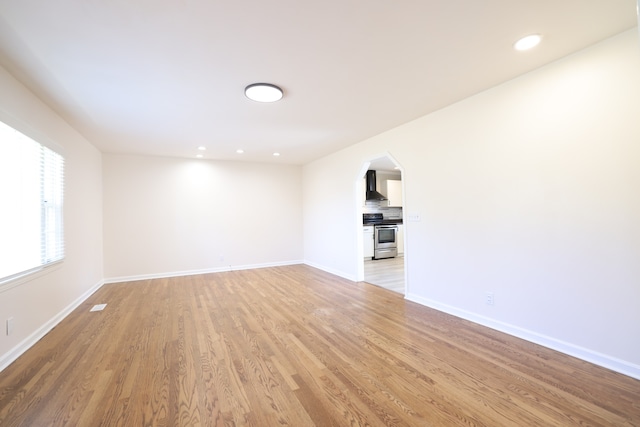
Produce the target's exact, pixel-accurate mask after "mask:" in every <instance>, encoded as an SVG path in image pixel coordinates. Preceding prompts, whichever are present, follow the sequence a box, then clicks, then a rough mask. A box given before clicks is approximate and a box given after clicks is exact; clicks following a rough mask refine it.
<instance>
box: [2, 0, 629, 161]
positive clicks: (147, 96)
mask: <svg viewBox="0 0 640 427" xmlns="http://www.w3.org/2000/svg"><path fill="white" fill-rule="evenodd" d="M636 22H637V21H636V2H635V0H396V1H389V0H324V1H304V0H302V1H301V0H271V1H264V0H236V1H220V0H108V1H106V0H105V1H98V0H58V1H51V0H0V64H2V65H3V66H4V67H5V68H7V69H8V70H9V71H10V72H11V73H13V74H14V75H15V76H16V77H17V78H18V79H19V80H20V81H22V82H23V83H24V84H25V85H27V86H28V87H29V88H30V89H31V90H32V91H33V92H35V93H36V94H37V95H38V96H39V97H40V98H41V99H43V100H44V101H45V102H46V103H48V104H49V105H50V106H51V107H52V108H54V109H55V110H56V111H57V112H58V113H59V114H60V115H61V116H62V117H63V118H64V119H65V120H67V121H68V122H69V123H70V124H71V125H72V126H74V128H76V129H77V130H78V131H79V132H81V133H82V134H83V135H84V136H85V137H86V138H87V139H88V140H89V141H91V142H92V143H93V144H94V145H96V146H97V147H98V148H100V149H101V150H102V151H103V152H109V153H137V154H149V155H159V156H177V157H194V156H195V155H196V154H197V148H196V147H198V146H199V145H204V146H206V147H207V151H206V152H205V157H207V158H215V159H234V160H250V161H261V162H278V163H288V164H304V163H306V162H309V161H311V160H313V159H316V158H319V157H322V156H324V155H327V154H329V153H331V152H333V151H336V150H338V149H340V148H343V147H346V146H349V145H351V144H354V143H357V142H359V141H361V140H363V139H365V138H367V137H370V136H373V135H376V134H378V133H380V132H382V131H385V130H387V129H390V128H392V127H395V126H397V125H400V124H402V123H406V122H407V121H410V120H412V119H414V118H417V117H419V116H422V115H425V114H427V113H429V112H432V111H434V110H437V109H440V108H442V107H444V106H446V105H449V104H452V103H454V102H456V101H458V100H461V99H463V98H465V97H468V96H470V95H472V94H475V93H478V92H480V91H482V90H485V89H487V88H490V87H492V86H495V85H497V84H499V83H501V82H504V81H506V80H509V79H511V78H513V77H515V76H518V75H520V74H523V73H525V72H527V71H530V70H532V69H535V68H537V67H540V66H542V65H544V64H546V63H549V62H551V61H553V60H555V59H558V58H560V57H562V56H565V55H568V54H571V53H572V52H575V51H577V50H580V49H582V48H584V47H586V46H589V45H591V44H593V43H595V42H598V41H600V40H602V39H604V38H607V37H610V36H612V35H615V34H617V33H620V32H622V31H625V30H627V29H629V28H632V27H634V26H635V25H636ZM536 32H537V33H541V34H543V37H544V38H543V42H542V44H541V45H540V46H538V47H536V48H535V49H534V50H532V51H529V52H517V51H515V50H513V48H512V44H513V43H514V42H515V40H516V39H517V38H519V37H521V36H524V35H527V34H530V33H536ZM255 82H270V83H274V84H277V85H279V86H281V87H282V88H283V89H284V92H285V97H284V99H283V100H282V101H280V102H277V103H275V104H260V103H256V102H254V101H250V100H248V99H247V98H245V97H244V94H243V89H244V87H245V86H246V85H248V84H251V83H255ZM238 148H242V149H244V151H245V153H244V154H242V155H239V154H237V153H236V149H238ZM274 151H278V152H280V153H281V156H280V157H277V158H276V157H273V156H272V153H273V152H274Z"/></svg>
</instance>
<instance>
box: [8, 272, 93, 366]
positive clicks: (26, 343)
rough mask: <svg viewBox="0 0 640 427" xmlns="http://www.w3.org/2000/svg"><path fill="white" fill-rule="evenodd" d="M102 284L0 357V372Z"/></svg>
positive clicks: (90, 290) (87, 292)
mask: <svg viewBox="0 0 640 427" xmlns="http://www.w3.org/2000/svg"><path fill="white" fill-rule="evenodd" d="M103 284H104V281H103V280H101V281H100V282H98V283H96V284H95V285H93V286H92V287H91V289H89V290H88V291H86V292H85V293H84V294H82V295H80V297H78V298H77V299H76V300H75V301H73V302H72V303H71V304H69V305H68V306H67V307H65V308H64V309H63V310H62V311H61V312H59V313H58V314H56V315H55V316H53V317H52V318H51V319H49V321H47V322H46V323H45V324H44V325H42V326H41V327H40V328H38V329H37V330H36V331H34V332H33V333H32V334H31V335H29V336H28V337H27V338H25V339H24V340H22V341H21V342H20V343H19V344H18V345H17V346H15V347H14V348H12V349H11V350H9V351H8V352H7V353H5V354H3V355H2V356H0V372H2V371H3V370H4V368H6V367H7V366H9V365H10V364H11V363H13V362H14V361H15V360H16V359H17V358H18V357H20V356H21V355H22V354H23V353H24V352H25V351H27V350H28V349H30V348H31V347H32V346H33V345H34V344H35V343H37V342H38V341H40V339H41V338H42V337H44V336H45V335H46V334H47V333H48V332H49V331H50V330H52V329H53V328H55V327H56V325H57V324H58V323H60V322H61V321H62V320H63V319H64V318H65V317H67V316H68V315H69V314H70V313H71V312H72V311H73V310H75V309H76V308H78V306H79V305H80V304H82V303H83V302H84V301H86V300H87V298H89V297H90V296H91V295H92V294H93V293H94V292H95V291H97V290H98V289H100V288H101V287H102V285H103Z"/></svg>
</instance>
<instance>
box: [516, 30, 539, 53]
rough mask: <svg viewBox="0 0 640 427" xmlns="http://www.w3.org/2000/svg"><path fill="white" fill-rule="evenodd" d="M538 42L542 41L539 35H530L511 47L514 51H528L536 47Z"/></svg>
mask: <svg viewBox="0 0 640 427" xmlns="http://www.w3.org/2000/svg"><path fill="white" fill-rule="evenodd" d="M540 40H542V36H541V35H540V34H531V35H528V36H526V37H523V38H521V39H520V40H518V41H517V42H515V43H514V44H513V47H514V48H515V49H516V50H529V49H532V48H534V47H536V46H538V44H539V43H540Z"/></svg>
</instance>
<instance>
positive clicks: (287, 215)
mask: <svg viewBox="0 0 640 427" xmlns="http://www.w3.org/2000/svg"><path fill="white" fill-rule="evenodd" d="M103 170H104V178H103V179H104V241H105V255H104V256H105V277H106V278H107V280H108V281H116V280H130V279H135V278H143V277H156V276H167V275H178V274H190V273H197V272H207V271H221V270H228V269H229V268H232V269H239V268H249V267H260V266H267V265H281V264H289V263H300V262H302V238H303V236H302V183H301V181H302V168H301V167H300V166H287V165H269V164H257V163H242V162H229V161H213V160H199V159H193V160H191V159H175V158H162V157H140V156H129V155H112V154H105V155H104V156H103ZM221 257H222V258H223V259H221Z"/></svg>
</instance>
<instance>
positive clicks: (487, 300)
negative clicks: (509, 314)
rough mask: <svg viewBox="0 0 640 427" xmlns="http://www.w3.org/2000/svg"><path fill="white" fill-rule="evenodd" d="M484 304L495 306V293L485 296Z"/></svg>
mask: <svg viewBox="0 0 640 427" xmlns="http://www.w3.org/2000/svg"><path fill="white" fill-rule="evenodd" d="M484 302H485V303H486V304H487V305H493V304H494V303H495V300H494V298H493V292H487V293H485V294H484Z"/></svg>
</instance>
